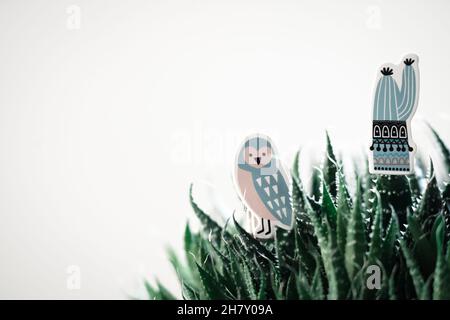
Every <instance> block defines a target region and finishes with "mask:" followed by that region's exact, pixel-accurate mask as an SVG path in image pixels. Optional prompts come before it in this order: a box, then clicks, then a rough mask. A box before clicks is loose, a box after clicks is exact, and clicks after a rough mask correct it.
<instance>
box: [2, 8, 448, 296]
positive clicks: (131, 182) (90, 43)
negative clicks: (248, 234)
mask: <svg viewBox="0 0 450 320" xmlns="http://www.w3.org/2000/svg"><path fill="white" fill-rule="evenodd" d="M449 14H450V2H449V1H445V0H441V1H406V0H405V1H379V0H371V1H366V0H365V1H356V0H355V1H331V0H330V1H323V0H322V1H285V0H270V1H269V0H266V1H256V0H255V1H248V0H245V1H243V0H239V1H230V0H228V1H214V0H209V1H206V0H202V1H200V0H199V1H181V0H178V1H155V0H142V1H136V0H134V1H131V0H130V1H111V0H109V1H106V0H104V1H99V0H95V1H92V0H91V1H56V0H55V1H50V0H47V1H46V0H41V1H17V0H14V1H12V0H11V1H5V0H2V1H1V2H0V45H1V47H0V219H1V220H0V298H88V299H90V298H119V299H120V298H126V297H127V294H132V295H137V296H139V295H140V294H142V292H141V290H140V289H141V287H140V283H141V282H140V279H141V278H142V277H147V278H149V279H150V280H151V281H153V279H154V277H155V276H157V277H158V278H160V279H161V281H162V282H163V283H164V284H166V285H167V286H168V287H169V288H170V289H172V290H173V291H177V285H176V280H175V277H174V274H173V272H172V270H171V268H170V266H169V263H168V259H167V258H166V253H165V250H166V247H167V246H168V245H171V246H174V247H175V248H176V249H177V250H178V249H179V248H180V246H181V239H182V232H183V229H184V225H185V223H186V221H187V220H188V219H189V220H190V221H191V222H194V221H195V218H194V217H193V214H192V213H191V210H190V208H189V203H188V187H189V183H190V182H191V181H194V182H195V181H197V184H196V186H197V190H198V191H199V193H201V190H205V189H207V188H206V187H205V185H207V184H209V185H210V186H212V187H213V188H209V189H213V190H215V191H213V192H211V191H209V193H208V192H207V193H206V195H207V196H206V197H203V198H204V200H201V195H200V196H199V197H200V198H199V202H200V204H201V205H202V206H203V207H206V208H209V207H211V205H212V202H213V200H218V201H219V202H220V201H222V203H223V204H224V205H222V207H224V208H225V209H224V215H225V216H229V215H230V214H231V212H232V210H233V209H234V208H235V206H236V196H235V193H234V190H233V187H232V183H231V179H230V165H231V163H232V161H233V159H234V152H235V147H236V144H237V143H238V142H239V141H240V139H242V137H244V136H245V135H246V134H248V133H251V132H252V131H259V132H263V133H266V134H269V135H271V136H272V138H273V139H274V140H275V142H276V144H277V147H278V149H279V151H280V152H281V153H282V157H283V160H284V161H285V162H286V163H287V164H290V163H291V161H292V158H293V154H294V152H295V150H297V149H298V148H299V147H300V146H304V147H305V149H309V150H315V152H312V153H311V155H315V158H316V160H320V159H319V158H320V157H319V155H320V152H321V150H322V149H323V142H324V130H325V129H328V130H329V131H330V134H331V136H332V139H333V141H334V143H335V148H336V150H339V152H338V153H342V154H356V153H362V152H363V150H366V149H367V146H368V141H369V140H368V135H369V131H370V114H371V108H372V94H373V92H372V91H373V88H374V80H375V77H376V72H377V68H378V66H379V65H381V64H383V63H386V62H393V63H399V62H400V59H401V57H402V56H403V55H404V54H407V53H410V52H412V53H416V54H418V55H419V57H420V71H421V84H420V85H421V92H420V100H419V106H418V112H417V116H416V117H415V121H413V126H414V128H415V130H414V138H415V139H416V142H417V144H418V147H419V149H421V150H422V151H423V150H425V149H426V147H428V146H429V145H430V143H429V139H428V138H421V136H426V128H425V126H424V125H423V120H427V121H429V122H430V123H432V124H433V125H434V126H435V127H436V128H437V129H438V130H439V131H440V132H441V133H442V135H443V137H444V139H445V140H446V141H447V142H450V139H449V133H450V129H449V128H450V126H449V125H448V124H449V119H450V117H449V113H448V110H449V106H450V90H449V88H450V82H449V76H450V37H449V31H450V19H449ZM424 133H425V134H424ZM427 139H428V140H427ZM306 166H307V165H306ZM308 172H309V173H310V169H308V168H307V173H308ZM307 173H306V174H305V176H306V177H308V174H307ZM214 192H215V193H214ZM220 199H221V200H220ZM219 204H220V203H219ZM71 265H75V266H77V267H79V270H80V272H81V278H80V279H81V287H80V289H78V290H69V288H68V287H67V280H68V276H69V274H68V273H67V271H68V267H69V266H71Z"/></svg>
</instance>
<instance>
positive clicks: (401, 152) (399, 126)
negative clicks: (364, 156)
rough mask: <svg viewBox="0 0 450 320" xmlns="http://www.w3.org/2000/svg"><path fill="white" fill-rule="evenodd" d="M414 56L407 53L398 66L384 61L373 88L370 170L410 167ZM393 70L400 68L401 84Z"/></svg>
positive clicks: (390, 171) (400, 171)
mask: <svg viewBox="0 0 450 320" xmlns="http://www.w3.org/2000/svg"><path fill="white" fill-rule="evenodd" d="M417 60H418V59H417V56H414V55H409V56H408V57H406V58H405V59H404V60H403V64H401V65H400V66H394V65H387V66H385V67H382V68H381V75H380V76H379V79H378V83H377V86H376V90H375V97H374V106H373V126H372V145H371V147H370V150H371V152H372V157H371V158H370V159H371V161H370V171H371V172H372V173H384V174H407V173H411V172H412V170H413V165H412V163H413V160H414V154H413V151H414V148H413V147H412V145H413V143H412V141H410V136H411V135H410V134H409V133H410V120H411V118H412V116H413V115H414V111H415V109H416V106H417V99H418V67H417ZM394 70H395V72H397V71H401V72H402V78H401V88H399V86H398V84H397V81H396V79H394V76H395V75H394Z"/></svg>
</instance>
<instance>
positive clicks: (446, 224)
mask: <svg viewBox="0 0 450 320" xmlns="http://www.w3.org/2000/svg"><path fill="white" fill-rule="evenodd" d="M431 134H432V136H433V137H434V139H435V141H436V146H437V147H438V148H439V149H440V150H441V152H442V164H443V166H445V168H446V170H447V171H448V173H449V174H450V151H449V149H448V148H447V146H446V145H445V143H444V142H443V140H442V139H441V138H440V137H439V135H438V134H437V133H436V131H434V130H433V129H432V128H431ZM324 159H325V160H324V161H323V164H322V167H321V169H320V170H314V171H313V177H312V179H311V181H312V183H311V188H307V187H306V186H305V185H304V184H303V182H302V180H301V179H300V175H299V166H300V163H299V155H298V154H297V155H296V157H295V159H294V163H293V167H292V172H291V176H292V206H293V209H294V212H295V217H296V219H295V224H294V227H293V229H292V230H290V231H285V230H281V229H279V230H277V233H276V235H275V238H274V239H270V240H264V241H260V240H256V239H254V238H253V237H252V236H251V235H250V234H249V233H247V232H246V231H245V229H244V228H243V227H242V226H241V225H240V224H239V222H237V221H236V220H235V218H234V217H233V218H232V219H230V220H231V221H228V222H227V223H226V225H220V224H219V223H217V222H215V221H214V220H213V219H211V218H210V217H209V215H208V214H207V213H205V212H204V211H203V210H202V209H201V208H200V207H199V206H198V205H197V204H196V202H195V200H194V199H193V197H192V186H191V190H190V191H191V192H190V203H191V205H192V208H193V211H194V213H195V214H196V216H197V217H198V218H199V220H200V222H201V225H202V229H201V230H200V231H198V232H194V231H193V230H191V228H190V226H189V224H187V225H186V230H185V234H184V252H185V257H183V258H180V257H178V256H177V255H175V254H174V252H173V251H170V253H169V256H170V261H171V263H172V265H173V266H174V268H175V271H176V274H177V276H178V278H179V282H180V285H181V291H182V292H181V296H182V297H183V298H184V299H252V300H255V299H450V242H449V239H450V184H446V185H444V188H443V190H441V189H440V188H439V184H438V181H437V179H436V176H435V172H434V167H433V163H432V162H431V163H430V166H429V170H428V174H427V175H426V176H425V174H424V173H423V172H425V171H424V170H423V168H422V170H416V172H418V173H417V174H415V175H408V176H384V175H371V174H369V172H368V170H367V165H366V170H363V172H362V173H361V172H359V171H358V170H357V169H355V171H356V172H358V174H357V176H358V179H357V181H356V182H355V185H354V188H351V189H354V190H355V191H354V192H353V193H351V192H350V191H349V190H350V188H349V185H348V182H347V179H346V177H345V175H344V171H343V168H342V165H341V164H340V163H341V162H340V161H339V159H337V158H336V156H335V154H334V151H333V148H332V145H331V142H330V139H329V137H328V135H327V148H326V154H325V157H324ZM366 163H367V161H366ZM418 165H420V163H419V164H418ZM422 165H423V164H422ZM424 179H425V181H426V184H425V185H424V184H421V183H419V181H423V180H424ZM423 185H424V186H423ZM369 266H376V267H378V268H379V270H380V278H381V279H380V287H378V288H371V287H370V286H368V285H367V281H368V277H369V276H370V274H369V273H368V270H370V269H369V268H368V267H369ZM145 285H146V288H147V292H148V295H149V298H151V299H173V298H174V295H173V294H171V293H170V292H169V291H168V290H167V289H166V288H165V287H164V286H163V285H162V284H161V283H159V282H157V284H156V286H152V285H150V284H149V283H148V282H146V283H145Z"/></svg>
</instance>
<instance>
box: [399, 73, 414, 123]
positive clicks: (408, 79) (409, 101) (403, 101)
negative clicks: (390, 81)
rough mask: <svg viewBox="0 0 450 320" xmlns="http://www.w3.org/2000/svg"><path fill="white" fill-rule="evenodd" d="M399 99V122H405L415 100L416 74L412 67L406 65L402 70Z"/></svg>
mask: <svg viewBox="0 0 450 320" xmlns="http://www.w3.org/2000/svg"><path fill="white" fill-rule="evenodd" d="M399 98H400V99H399V100H400V103H399V105H398V116H399V120H402V121H405V120H406V119H408V118H409V117H410V115H411V113H412V111H413V108H414V104H415V100H416V72H415V71H414V68H413V67H412V65H406V66H405V68H404V69H403V74H402V89H401V91H400V94H399Z"/></svg>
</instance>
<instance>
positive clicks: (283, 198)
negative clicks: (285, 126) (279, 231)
mask: <svg viewBox="0 0 450 320" xmlns="http://www.w3.org/2000/svg"><path fill="white" fill-rule="evenodd" d="M233 178H234V184H235V187H236V190H237V192H238V195H239V198H240V199H241V201H242V202H243V203H244V206H245V209H246V211H247V213H248V215H249V219H250V231H251V233H252V234H253V236H254V237H256V238H262V239H264V238H270V237H273V235H274V231H275V228H276V227H280V228H283V229H286V230H290V229H291V228H292V223H293V214H292V207H291V201H290V194H289V184H288V182H289V179H288V176H287V174H286V171H285V170H284V168H283V167H282V166H281V163H280V161H279V159H278V153H277V151H276V149H275V146H274V145H273V143H272V141H271V140H270V138H269V137H267V136H265V135H262V134H255V135H252V136H249V137H247V138H246V139H245V141H244V142H243V143H242V145H241V146H240V148H239V151H238V153H237V156H236V161H235V166H234V172H233Z"/></svg>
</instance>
